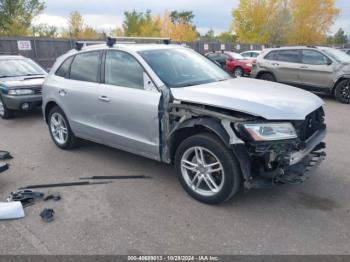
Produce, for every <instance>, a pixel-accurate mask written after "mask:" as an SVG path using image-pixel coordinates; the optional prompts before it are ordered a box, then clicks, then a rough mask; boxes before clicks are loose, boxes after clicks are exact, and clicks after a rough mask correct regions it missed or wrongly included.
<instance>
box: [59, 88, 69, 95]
mask: <svg viewBox="0 0 350 262" xmlns="http://www.w3.org/2000/svg"><path fill="white" fill-rule="evenodd" d="M58 94H59V95H60V96H65V95H66V94H67V92H66V90H64V89H60V90H59V91H58Z"/></svg>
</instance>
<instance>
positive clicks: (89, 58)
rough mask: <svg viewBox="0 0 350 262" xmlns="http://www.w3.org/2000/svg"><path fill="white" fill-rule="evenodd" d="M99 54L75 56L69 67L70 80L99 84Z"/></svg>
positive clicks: (89, 53)
mask: <svg viewBox="0 0 350 262" xmlns="http://www.w3.org/2000/svg"><path fill="white" fill-rule="evenodd" d="M99 67H100V52H96V51H95V52H88V53H82V54H78V55H76V56H75V58H74V61H73V63H72V66H71V72H70V79H73V80H79V81H86V82H95V83H97V82H99V72H100V71H99Z"/></svg>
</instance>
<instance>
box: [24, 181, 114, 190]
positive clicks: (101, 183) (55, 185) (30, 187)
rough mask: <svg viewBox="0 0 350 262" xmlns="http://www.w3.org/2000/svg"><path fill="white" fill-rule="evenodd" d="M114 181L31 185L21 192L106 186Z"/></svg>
mask: <svg viewBox="0 0 350 262" xmlns="http://www.w3.org/2000/svg"><path fill="white" fill-rule="evenodd" d="M111 183H113V181H103V182H90V181H84V182H71V183H57V184H42V185H30V186H25V187H20V188H19V189H20V190H23V189H36V188H51V187H71V186H90V185H105V184H111Z"/></svg>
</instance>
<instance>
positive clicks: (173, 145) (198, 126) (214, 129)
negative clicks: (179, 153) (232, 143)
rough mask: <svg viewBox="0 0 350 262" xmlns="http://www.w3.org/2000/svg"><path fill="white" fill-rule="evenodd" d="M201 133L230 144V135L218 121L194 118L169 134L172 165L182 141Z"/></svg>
mask: <svg viewBox="0 0 350 262" xmlns="http://www.w3.org/2000/svg"><path fill="white" fill-rule="evenodd" d="M199 133H210V134H213V135H214V136H216V137H217V138H219V139H220V141H222V142H223V143H224V144H225V145H226V146H228V144H229V140H230V137H229V134H227V132H226V130H225V129H224V127H223V126H222V125H221V123H220V122H219V121H218V120H216V119H214V118H209V117H202V118H193V119H190V120H187V121H185V122H183V123H182V124H181V125H180V126H179V127H178V128H176V130H174V131H172V132H171V133H170V134H169V139H168V147H169V153H170V160H171V163H174V157H175V153H176V150H177V148H178V146H179V144H180V143H181V141H183V140H184V139H186V138H188V137H190V136H193V135H195V134H199Z"/></svg>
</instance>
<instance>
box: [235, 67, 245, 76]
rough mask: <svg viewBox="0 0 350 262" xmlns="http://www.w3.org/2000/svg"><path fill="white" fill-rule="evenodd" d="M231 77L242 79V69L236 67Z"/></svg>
mask: <svg viewBox="0 0 350 262" xmlns="http://www.w3.org/2000/svg"><path fill="white" fill-rule="evenodd" d="M233 75H234V76H235V77H242V76H243V75H244V72H243V69H242V67H236V68H235V70H233Z"/></svg>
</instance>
